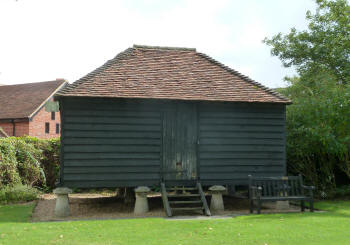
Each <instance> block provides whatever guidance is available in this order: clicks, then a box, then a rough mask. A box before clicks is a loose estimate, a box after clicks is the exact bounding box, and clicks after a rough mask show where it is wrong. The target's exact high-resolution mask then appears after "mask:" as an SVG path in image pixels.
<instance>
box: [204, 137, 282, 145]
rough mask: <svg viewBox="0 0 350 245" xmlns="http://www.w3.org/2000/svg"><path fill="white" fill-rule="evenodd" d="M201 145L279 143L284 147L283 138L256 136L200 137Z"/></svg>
mask: <svg viewBox="0 0 350 245" xmlns="http://www.w3.org/2000/svg"><path fill="white" fill-rule="evenodd" d="M200 144H201V145H214V144H216V145H245V144H249V145H280V146H282V147H284V142H283V139H268V138H267V139H256V138H249V137H246V138H238V137H237V138H201V139H200Z"/></svg>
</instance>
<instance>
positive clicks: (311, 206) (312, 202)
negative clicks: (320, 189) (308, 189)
mask: <svg viewBox="0 0 350 245" xmlns="http://www.w3.org/2000/svg"><path fill="white" fill-rule="evenodd" d="M313 211H314V200H310V212H313Z"/></svg>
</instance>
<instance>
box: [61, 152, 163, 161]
mask: <svg viewBox="0 0 350 245" xmlns="http://www.w3.org/2000/svg"><path fill="white" fill-rule="evenodd" d="M159 158H160V154H159V153H148V152H144V153H105V152H101V153H91V152H88V153H76V152H65V154H64V159H65V160H66V159H159Z"/></svg>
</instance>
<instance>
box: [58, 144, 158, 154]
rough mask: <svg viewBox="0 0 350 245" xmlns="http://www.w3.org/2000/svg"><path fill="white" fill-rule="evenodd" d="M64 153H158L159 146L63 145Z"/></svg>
mask: <svg viewBox="0 0 350 245" xmlns="http://www.w3.org/2000/svg"><path fill="white" fill-rule="evenodd" d="M64 151H65V152H66V153H70V152H79V153H90V152H94V153H97V152H103V153H108V152H110V153H118V152H125V153H127V152H128V153H135V152H137V153H141V152H145V153H152V152H160V147H159V146H148V145H65V146H64Z"/></svg>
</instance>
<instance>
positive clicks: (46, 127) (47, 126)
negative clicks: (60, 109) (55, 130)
mask: <svg viewBox="0 0 350 245" xmlns="http://www.w3.org/2000/svg"><path fill="white" fill-rule="evenodd" d="M45 133H47V134H49V133H50V123H48V122H47V123H45Z"/></svg>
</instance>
